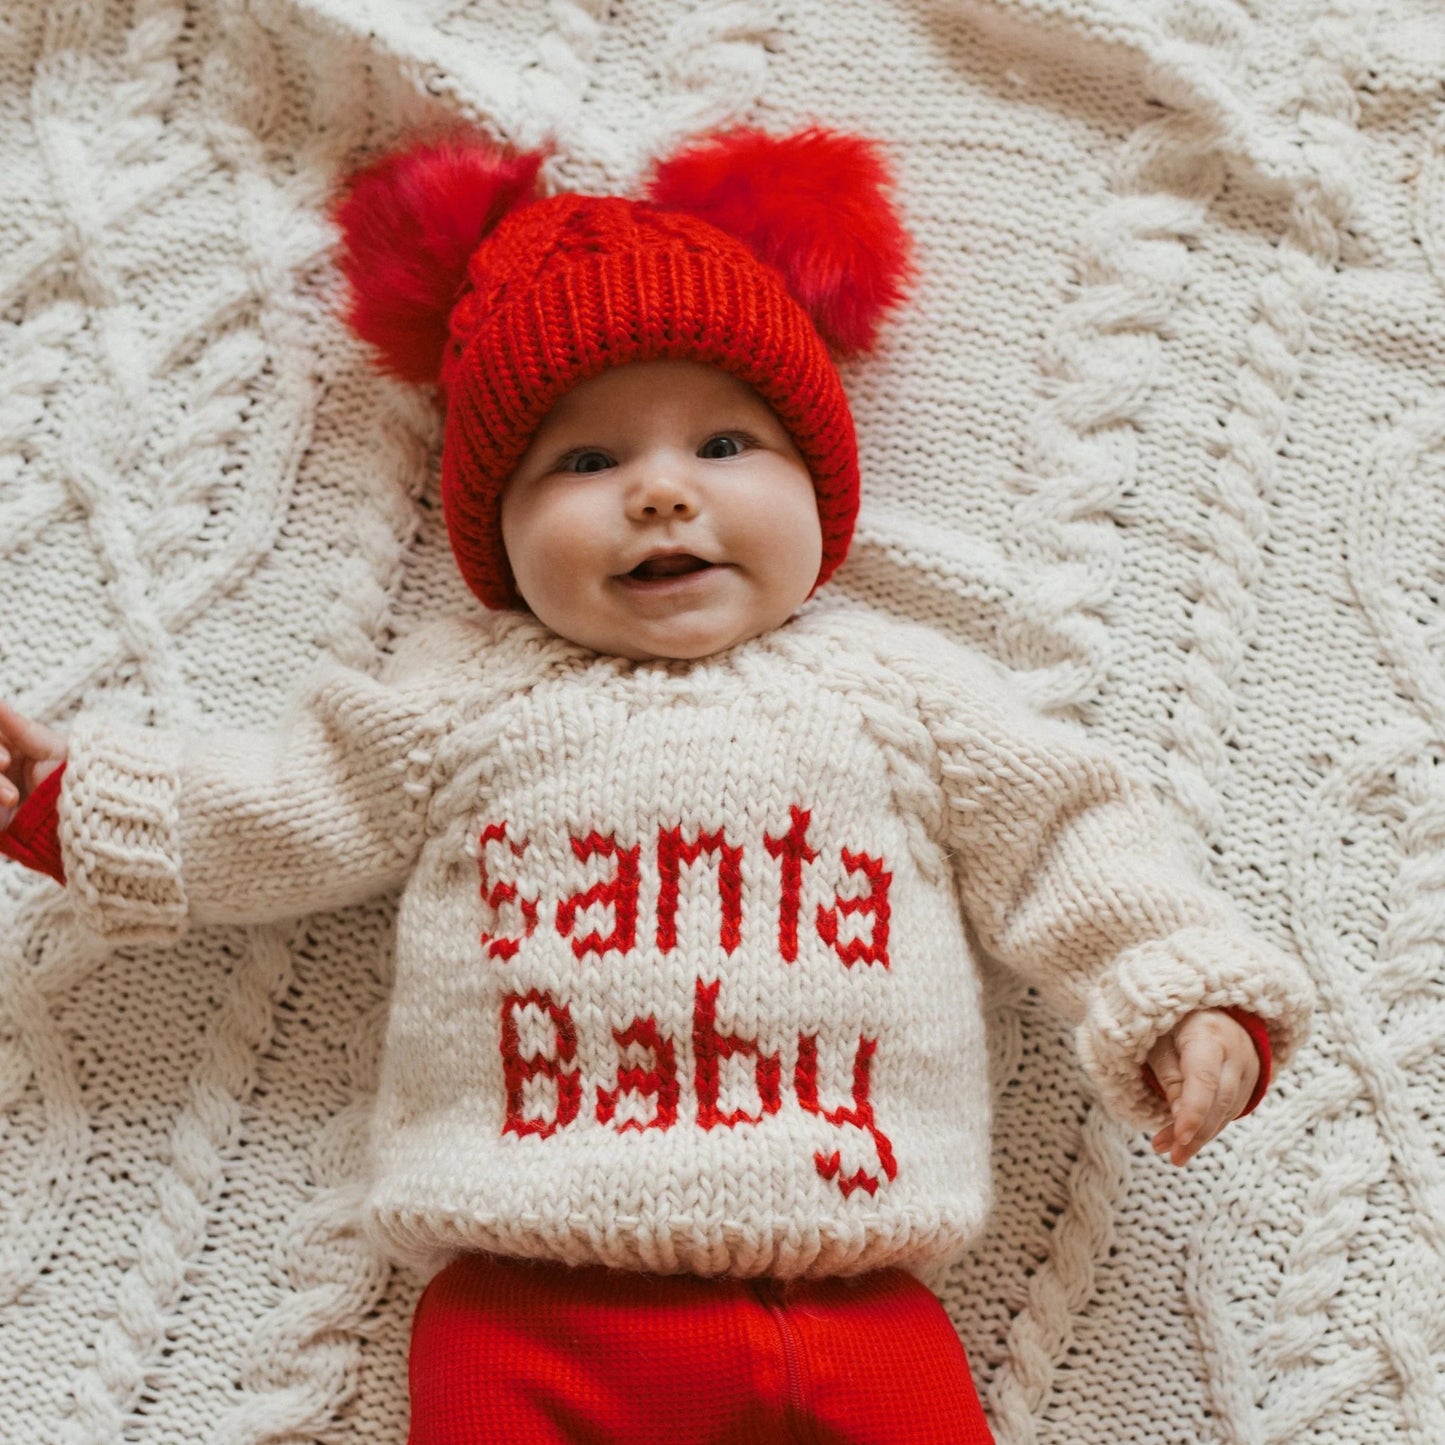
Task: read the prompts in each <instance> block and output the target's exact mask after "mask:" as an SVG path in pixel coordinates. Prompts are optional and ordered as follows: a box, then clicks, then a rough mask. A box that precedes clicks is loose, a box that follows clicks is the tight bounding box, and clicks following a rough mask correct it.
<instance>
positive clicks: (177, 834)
mask: <svg viewBox="0 0 1445 1445" xmlns="http://www.w3.org/2000/svg"><path fill="white" fill-rule="evenodd" d="M443 722H444V715H443V709H442V708H441V707H440V706H439V705H438V704H436V703H435V702H434V701H429V700H428V699H427V697H426V694H425V692H424V690H422V689H420V688H419V687H418V686H416V685H415V684H414V683H410V682H403V683H398V682H396V681H395V680H393V679H389V678H385V677H384V678H383V679H381V680H378V679H377V678H374V677H371V676H369V675H368V674H366V673H362V672H359V671H355V670H353V669H349V668H345V667H342V666H340V665H331V666H329V667H327V668H326V669H325V670H324V671H323V672H321V673H320V674H319V675H318V676H317V678H316V679H315V681H314V682H313V683H312V685H311V686H309V687H308V688H307V689H306V690H305V691H304V692H303V693H302V694H301V695H300V696H299V698H298V700H297V701H296V702H295V703H294V704H293V705H292V707H291V709H290V711H289V713H288V714H287V716H286V717H285V718H284V719H283V720H282V723H281V725H280V726H279V728H278V729H277V730H276V731H275V732H273V733H269V734H261V733H256V734H250V733H235V732H231V733H213V734H207V735H198V736H187V735H183V734H179V733H172V732H166V731H162V730H159V729H150V728H137V727H129V726H123V725H118V724H116V723H114V722H113V721H110V720H108V719H105V718H103V717H93V716H92V717H82V718H81V719H80V720H79V721H78V722H77V723H76V725H75V727H74V728H73V730H72V732H71V735H70V756H69V761H68V763H67V766H66V771H65V780H64V786H63V789H62V792H61V796H60V803H59V819H60V828H59V832H60V843H61V853H62V858H63V862H64V871H65V876H66V879H67V884H68V888H69V891H70V894H71V896H72V899H73V900H74V904H75V907H76V908H77V909H78V911H79V912H80V914H81V916H82V918H83V920H84V921H85V922H86V923H87V924H88V926H89V927H90V928H92V929H93V930H94V931H95V932H97V933H99V934H100V935H102V936H103V937H106V938H109V939H110V940H112V941H114V942H117V943H132V942H139V941H146V940H165V939H168V938H172V937H174V936H175V935H177V934H178V933H179V932H180V931H181V930H182V929H183V928H184V927H185V926H186V924H187V923H188V922H192V921H194V922H197V923H250V922H262V921H267V920H273V919H278V918H284V917H288V916H294V915H297V914H301V913H305V912H309V911H312V910H315V909H321V908H332V907H340V906H343V905H345V904H348V903H353V902H357V901H360V900H361V899H363V898H366V897H369V896H371V895H373V894H376V893H379V892H381V891H384V890H385V889H387V888H390V887H392V886H394V885H396V884H398V883H399V882H401V881H402V880H403V879H404V878H405V877H406V875H407V873H408V872H409V870H410V868H411V867H412V865H413V863H414V861H415V858H416V855H417V853H418V852H419V850H420V847H421V842H422V838H423V830H424V822H425V809H426V805H427V801H428V799H429V796H430V783H429V776H430V771H431V765H432V758H433V747H434V742H435V739H436V736H437V734H438V732H439V730H440V728H441V726H442V725H443Z"/></svg>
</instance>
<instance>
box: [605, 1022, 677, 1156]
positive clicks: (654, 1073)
mask: <svg viewBox="0 0 1445 1445" xmlns="http://www.w3.org/2000/svg"><path fill="white" fill-rule="evenodd" d="M612 1037H613V1038H614V1039H616V1040H617V1046H618V1048H621V1049H626V1048H630V1047H631V1046H632V1045H634V1044H641V1045H642V1046H643V1047H645V1048H648V1049H651V1050H652V1057H653V1059H654V1061H655V1062H654V1065H653V1067H652V1068H650V1069H644V1068H640V1067H638V1066H636V1065H630V1064H619V1065H618V1066H617V1087H616V1088H615V1089H599V1090H598V1091H597V1117H598V1119H599V1120H600V1121H601V1122H602V1123H604V1124H610V1123H611V1122H612V1120H613V1117H614V1116H615V1114H616V1113H617V1101H618V1099H619V1098H620V1097H621V1096H622V1095H623V1094H626V1093H633V1094H643V1095H646V1096H648V1097H650V1098H652V1099H654V1100H655V1101H656V1112H655V1113H654V1114H653V1117H652V1120H651V1122H650V1123H646V1124H642V1123H639V1122H638V1121H637V1120H636V1119H627V1120H624V1121H623V1122H622V1123H621V1124H619V1125H618V1126H617V1130H618V1133H620V1134H625V1133H626V1132H627V1131H628V1130H629V1129H636V1130H637V1131H638V1132H639V1133H640V1132H641V1131H642V1130H643V1129H670V1128H672V1126H673V1125H674V1124H675V1123H677V1096H678V1085H677V1060H676V1057H675V1056H674V1053H673V1048H672V1040H671V1039H668V1038H664V1037H663V1036H662V1035H661V1034H660V1033H659V1032H658V1029H657V1020H656V1019H654V1018H652V1017H651V1016H650V1015H649V1016H648V1017H647V1018H640V1019H633V1020H632V1022H631V1023H630V1024H628V1026H627V1027H626V1028H625V1029H613V1030H612Z"/></svg>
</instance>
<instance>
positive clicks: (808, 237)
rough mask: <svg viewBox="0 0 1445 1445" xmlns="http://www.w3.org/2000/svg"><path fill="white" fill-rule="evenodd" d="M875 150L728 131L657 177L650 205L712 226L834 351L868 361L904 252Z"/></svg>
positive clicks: (897, 295)
mask: <svg viewBox="0 0 1445 1445" xmlns="http://www.w3.org/2000/svg"><path fill="white" fill-rule="evenodd" d="M892 191H893V177H892V173H891V172H890V170H889V168H888V165H887V162H886V161H885V160H884V158H883V154H882V151H881V149H880V147H879V146H878V145H877V144H876V143H875V142H873V141H869V140H865V139H863V138H862V137H861V136H852V135H844V134H841V133H839V132H837V131H828V130H821V129H818V128H813V129H810V130H804V131H800V132H798V133H797V134H796V135H791V136H782V137H776V136H770V135H766V134H764V133H763V132H762V131H757V130H734V131H728V132H726V133H724V134H722V135H716V136H712V137H710V138H708V139H706V140H703V141H701V142H699V143H697V144H695V145H691V146H689V147H688V148H686V149H685V150H683V151H681V152H679V153H678V154H677V155H675V156H673V157H672V159H671V160H667V161H664V162H663V163H662V164H661V165H659V166H658V168H657V171H656V173H655V175H654V177H653V180H652V184H651V185H650V187H649V188H648V199H649V200H650V201H652V202H653V203H654V204H655V205H657V206H660V207H662V208H663V209H665V210H669V211H684V212H686V213H687V214H688V215H692V216H696V217H698V218H699V219H700V220H704V221H708V222H710V223H711V224H712V225H714V226H716V227H717V228H718V230H720V231H726V232H727V233H728V234H729V235H730V236H734V237H736V238H737V239H738V240H739V241H741V242H743V244H744V245H746V246H747V247H748V248H749V249H750V250H751V251H752V252H753V253H754V254H755V255H756V256H757V257H758V258H759V259H760V260H762V261H765V262H767V263H768V265H770V266H771V267H773V269H774V270H775V271H777V272H779V273H780V274H781V276H782V278H783V281H784V283H785V284H786V285H787V288H788V290H789V292H790V293H791V294H792V296H793V299H794V300H795V301H797V302H798V304H799V305H800V306H801V307H802V308H803V310H804V311H806V312H807V313H808V315H809V316H810V317H811V318H812V321H813V324H814V325H815V326H816V327H817V328H818V331H819V333H820V334H821V335H822V337H823V339H824V340H825V341H827V342H828V344H829V345H830V346H832V347H834V348H835V349H836V350H838V351H842V352H850V351H865V350H867V349H868V348H869V347H870V346H872V344H873V341H874V339H875V337H876V335H877V331H878V323H879V322H880V321H881V320H882V318H883V316H884V314H885V313H886V312H887V311H888V310H889V309H890V308H891V307H892V306H894V305H896V304H897V302H899V301H900V300H902V298H903V294H904V289H905V286H906V284H907V282H908V280H909V277H910V274H911V268H910V263H909V257H910V252H911V245H910V241H909V236H908V232H907V231H906V230H904V228H903V222H902V221H901V220H900V218H899V215H898V212H897V210H896V209H895V207H894V205H893V200H892Z"/></svg>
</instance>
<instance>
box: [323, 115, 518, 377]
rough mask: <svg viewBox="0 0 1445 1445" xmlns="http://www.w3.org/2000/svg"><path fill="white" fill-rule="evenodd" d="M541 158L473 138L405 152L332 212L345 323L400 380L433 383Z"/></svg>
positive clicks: (377, 167)
mask: <svg viewBox="0 0 1445 1445" xmlns="http://www.w3.org/2000/svg"><path fill="white" fill-rule="evenodd" d="M542 159H543V157H542V155H541V153H540V152H523V153H521V154H517V153H514V152H511V151H507V150H504V149H502V148H501V147H499V146H494V145H489V144H487V143H486V142H484V141H480V140H475V139H471V138H459V137H452V138H448V139H443V140H440V141H433V142H428V143H426V144H422V145H414V146H409V147H408V148H407V149H405V150H401V151H396V152H393V153H392V154H390V155H386V156H383V157H382V158H381V159H380V160H378V161H374V162H373V163H372V164H371V165H369V166H366V167H365V168H364V169H362V170H360V171H358V172H357V173H356V174H355V175H354V176H353V177H352V178H351V180H350V182H349V183H348V185H347V187H346V190H345V191H344V193H343V194H342V196H341V197H340V199H339V200H338V201H337V203H336V206H335V208H334V212H333V214H334V218H335V220H336V224H337V225H338V226H339V227H340V230H341V247H340V254H339V260H340V263H341V270H342V272H343V274H344V275H345V276H346V279H347V280H348V281H349V282H350V283H351V303H350V306H349V308H348V310H347V317H346V319H347V321H348V323H349V324H350V326H351V329H352V330H353V331H355V332H356V334H357V335H358V336H360V337H361V338H362V340H363V341H369V342H370V343H371V344H372V345H373V346H375V347H376V348H377V350H378V351H379V352H380V353H381V364H382V367H383V369H384V370H386V371H389V372H390V373H391V374H392V375H393V376H399V377H401V378H402V379H403V380H404V381H435V380H436V379H437V377H438V376H439V375H440V373H441V364H442V356H443V354H444V352H445V351H446V345H447V318H448V317H449V316H450V315H451V310H452V307H453V305H455V303H456V300H457V296H458V294H459V292H460V290H461V287H462V282H463V281H464V280H465V278H466V274H467V262H468V261H469V260H471V257H472V253H473V252H474V251H475V250H476V249H477V247H478V246H479V245H480V244H481V242H482V240H483V238H484V237H485V236H486V235H487V234H488V233H489V232H490V231H491V230H492V229H493V228H494V227H495V226H496V225H497V223H498V222H499V221H500V220H501V219H502V217H503V216H505V215H506V214H507V213H508V212H509V211H512V210H515V209H516V208H517V207H519V206H524V205H526V204H527V202H528V201H530V200H532V199H533V197H534V196H535V194H536V189H537V170H538V167H539V166H540V165H541V164H542Z"/></svg>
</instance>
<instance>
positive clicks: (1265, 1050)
mask: <svg viewBox="0 0 1445 1445" xmlns="http://www.w3.org/2000/svg"><path fill="white" fill-rule="evenodd" d="M1221 1012H1223V1013H1227V1014H1228V1015H1229V1016H1230V1018H1232V1019H1233V1020H1234V1021H1235V1023H1237V1024H1238V1025H1239V1026H1240V1028H1242V1029H1243V1030H1244V1031H1245V1033H1247V1034H1248V1035H1249V1038H1250V1042H1251V1043H1253V1044H1254V1052H1255V1053H1256V1054H1257V1055H1258V1056H1259V1078H1257V1079H1256V1080H1255V1081H1254V1092H1253V1093H1252V1094H1251V1095H1250V1096H1249V1102H1248V1103H1247V1104H1246V1105H1245V1106H1244V1108H1242V1109H1241V1110H1240V1111H1239V1113H1238V1114H1236V1115H1235V1116H1234V1117H1235V1118H1236V1119H1242V1118H1244V1116H1245V1115H1246V1114H1252V1113H1253V1112H1254V1111H1255V1109H1256V1108H1257V1107H1258V1106H1259V1101H1260V1100H1261V1099H1262V1098H1264V1095H1265V1090H1266V1089H1268V1088H1269V1079H1270V1051H1269V1030H1268V1029H1267V1028H1265V1026H1264V1024H1263V1023H1262V1022H1261V1021H1260V1020H1259V1019H1257V1018H1256V1017H1255V1016H1254V1015H1253V1014H1252V1013H1246V1012H1245V1010H1244V1009H1242V1008H1227V1009H1223V1010H1221ZM1144 1082H1145V1083H1146V1084H1148V1085H1149V1087H1150V1088H1151V1089H1153V1090H1154V1092H1155V1093H1156V1094H1158V1095H1159V1097H1160V1098H1161V1099H1164V1100H1165V1101H1166V1102H1167V1101H1168V1095H1167V1094H1165V1092H1164V1086H1163V1085H1162V1084H1161V1083H1160V1082H1159V1080H1158V1078H1157V1076H1156V1075H1155V1073H1154V1070H1153V1069H1152V1068H1151V1067H1150V1066H1149V1065H1148V1064H1145V1065H1144Z"/></svg>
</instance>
